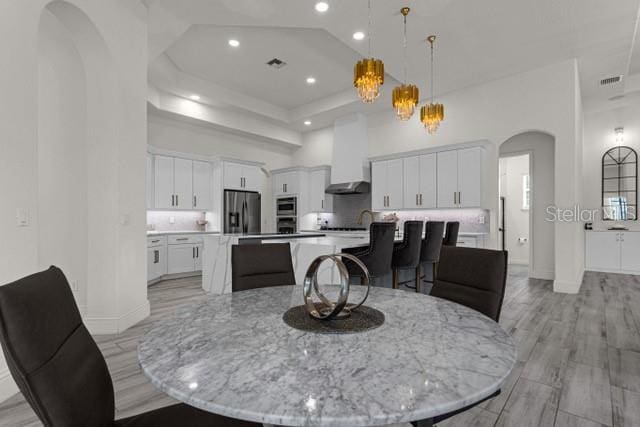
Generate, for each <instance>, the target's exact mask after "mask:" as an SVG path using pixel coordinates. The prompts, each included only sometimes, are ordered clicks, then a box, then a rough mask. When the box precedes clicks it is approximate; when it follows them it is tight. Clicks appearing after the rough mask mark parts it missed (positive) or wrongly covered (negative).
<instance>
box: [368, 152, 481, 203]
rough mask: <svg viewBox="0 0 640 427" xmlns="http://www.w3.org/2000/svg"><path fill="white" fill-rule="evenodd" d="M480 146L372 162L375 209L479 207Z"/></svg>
mask: <svg viewBox="0 0 640 427" xmlns="http://www.w3.org/2000/svg"><path fill="white" fill-rule="evenodd" d="M482 159H483V148H482V147H479V146H478V147H472V148H464V149H460V150H448V151H441V152H437V153H426V154H419V155H414V156H407V157H404V158H400V159H393V160H377V161H373V162H372V163H371V206H372V208H373V209H374V210H378V211H381V210H392V209H393V210H396V209H435V208H471V207H481V206H482V178H483V177H482Z"/></svg>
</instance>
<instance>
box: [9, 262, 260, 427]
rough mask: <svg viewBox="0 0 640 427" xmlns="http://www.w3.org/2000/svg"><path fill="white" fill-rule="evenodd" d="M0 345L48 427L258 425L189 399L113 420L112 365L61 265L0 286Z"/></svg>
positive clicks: (14, 374) (39, 415) (28, 398)
mask: <svg viewBox="0 0 640 427" xmlns="http://www.w3.org/2000/svg"><path fill="white" fill-rule="evenodd" d="M0 342H1V343H2V350H3V351H4V355H5V358H6V360H7V364H8V366H9V371H10V372H11V375H12V377H13V379H14V380H15V381H16V383H17V384H18V387H19V388H20V391H21V392H22V394H23V395H24V397H25V399H26V400H27V402H28V403H29V405H31V408H33V410H34V411H35V413H36V415H37V416H38V418H39V419H40V421H41V422H42V423H43V424H44V425H45V426H64V427H85V426H100V427H102V426H115V427H151V426H154V427H156V426H157V427H162V426H167V427H168V426H194V427H205V426H212V425H215V426H225V427H232V426H233V427H258V426H259V424H255V423H251V422H246V421H240V420H234V419H231V418H226V417H223V416H219V415H215V414H211V413H209V412H205V411H201V410H199V409H196V408H193V407H191V406H188V405H184V404H177V405H172V406H168V407H165V408H161V409H157V410H154V411H149V412H145V413H143V414H139V415H135V416H133V417H128V418H123V419H120V420H115V403H114V391H113V383H112V381H111V376H110V375H109V370H108V369H107V364H106V362H105V360H104V357H103V356H102V353H101V352H100V350H99V348H98V346H97V345H96V343H95V341H94V340H93V338H92V337H91V335H90V334H89V331H88V330H87V329H86V327H85V326H84V324H83V323H82V318H81V317H80V312H79V311H78V307H77V306H76V303H75V300H74V298H73V295H72V293H71V289H70V288H69V283H68V282H67V279H66V278H65V276H64V274H63V273H62V271H61V270H60V269H59V268H57V267H50V268H49V269H48V270H45V271H42V272H39V273H36V274H33V275H31V276H27V277H24V278H22V279H20V280H18V281H15V282H13V283H9V284H7V285H4V286H0Z"/></svg>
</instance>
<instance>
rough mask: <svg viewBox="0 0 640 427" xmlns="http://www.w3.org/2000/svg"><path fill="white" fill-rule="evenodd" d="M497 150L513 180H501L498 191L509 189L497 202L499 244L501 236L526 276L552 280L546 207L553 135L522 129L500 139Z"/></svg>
mask: <svg viewBox="0 0 640 427" xmlns="http://www.w3.org/2000/svg"><path fill="white" fill-rule="evenodd" d="M499 153H500V164H501V165H503V166H504V168H505V170H504V171H503V172H507V169H509V170H511V174H512V176H511V177H510V180H511V181H512V182H511V183H512V184H513V185H508V184H507V183H508V181H509V177H507V179H506V180H505V181H504V184H503V183H502V182H501V187H503V185H504V187H505V188H501V193H505V194H506V193H510V197H511V200H505V201H504V202H503V201H501V202H500V206H501V209H500V223H501V224H502V223H504V225H505V227H500V228H502V229H503V230H504V231H502V232H501V233H500V236H499V244H500V245H501V242H502V240H503V239H504V241H505V246H506V249H510V248H511V252H510V259H512V260H513V261H515V263H517V264H520V265H521V266H522V265H524V266H525V267H521V268H522V270H523V272H525V273H526V274H527V276H528V277H531V278H536V279H546V280H553V279H554V277H555V225H554V223H553V222H550V221H547V216H546V211H547V207H549V206H553V205H554V202H555V191H554V188H555V138H554V137H553V136H552V135H550V134H548V133H546V132H540V131H528V132H522V133H519V134H517V135H514V136H512V137H511V138H509V139H507V140H506V141H504V142H503V143H502V144H501V145H500V148H499ZM507 165H509V168H508V167H507ZM501 173H502V172H501ZM516 175H517V176H516ZM525 175H526V177H525ZM501 178H502V177H501ZM514 180H517V183H515V182H513V181H514ZM501 181H502V180H501ZM507 186H509V187H511V188H510V191H507V188H506V187H507ZM514 197H515V198H516V199H517V200H513V198H514ZM503 205H504V207H505V209H504V210H502V206H503ZM516 209H517V211H516ZM525 214H526V215H525ZM503 220H504V221H503ZM524 220H526V221H527V223H526V224H523V221H524ZM509 223H511V224H509ZM509 225H510V226H509ZM505 228H506V229H505ZM525 228H526V231H523V229H525ZM512 255H513V256H512ZM516 269H517V268H516Z"/></svg>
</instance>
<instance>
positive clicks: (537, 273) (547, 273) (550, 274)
mask: <svg viewBox="0 0 640 427" xmlns="http://www.w3.org/2000/svg"><path fill="white" fill-rule="evenodd" d="M529 277H531V278H532V279H542V280H553V279H555V277H556V274H555V272H554V271H553V270H539V269H538V270H536V269H533V270H531V271H530V272H529Z"/></svg>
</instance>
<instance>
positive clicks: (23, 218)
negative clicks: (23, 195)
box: [16, 208, 29, 227]
mask: <svg viewBox="0 0 640 427" xmlns="http://www.w3.org/2000/svg"><path fill="white" fill-rule="evenodd" d="M16 221H17V223H18V227H28V226H29V211H28V210H27V209H24V208H18V209H16Z"/></svg>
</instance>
